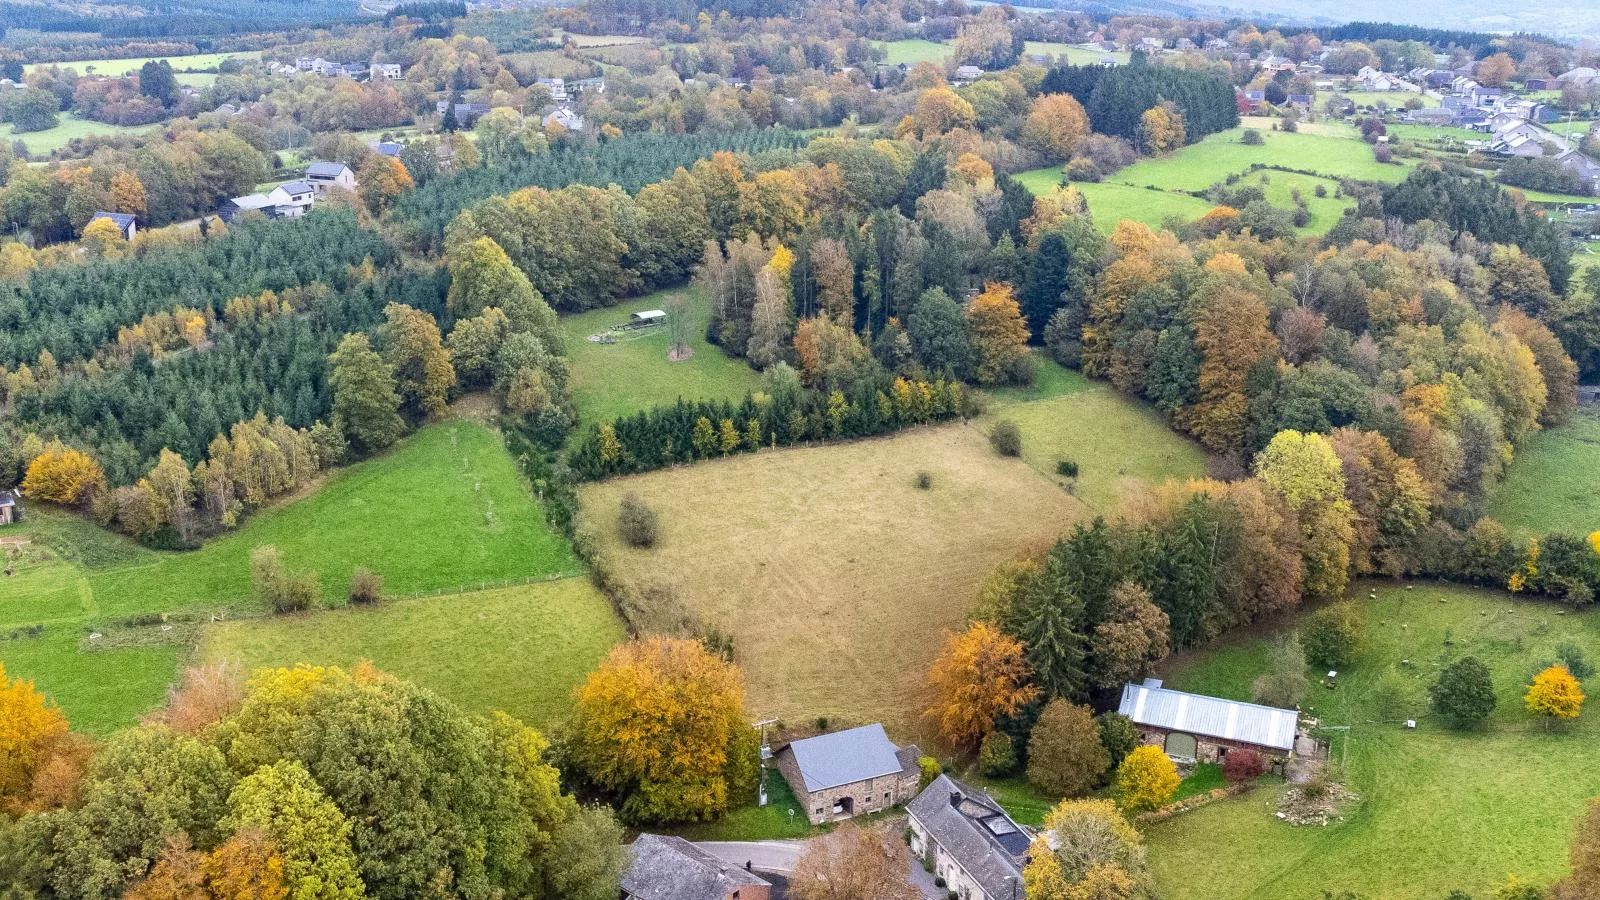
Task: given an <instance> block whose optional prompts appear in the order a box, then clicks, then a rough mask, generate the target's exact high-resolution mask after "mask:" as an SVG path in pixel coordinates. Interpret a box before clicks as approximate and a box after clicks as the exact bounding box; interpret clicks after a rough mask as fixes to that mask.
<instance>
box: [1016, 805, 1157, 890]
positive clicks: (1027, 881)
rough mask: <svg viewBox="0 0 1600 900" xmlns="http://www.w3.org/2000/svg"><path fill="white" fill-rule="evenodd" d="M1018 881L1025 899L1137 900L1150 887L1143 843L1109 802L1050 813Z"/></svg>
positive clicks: (1058, 808) (1053, 810)
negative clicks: (1021, 880) (1025, 889)
mask: <svg viewBox="0 0 1600 900" xmlns="http://www.w3.org/2000/svg"><path fill="white" fill-rule="evenodd" d="M1022 879H1023V884H1024V885H1025V886H1026V888H1027V896H1028V900H1040V898H1043V900H1138V898H1147V897H1149V896H1150V887H1151V886H1150V875H1149V872H1148V871H1147V868H1146V863H1145V849H1144V839H1143V838H1141V837H1140V836H1139V832H1138V830H1136V829H1135V828H1134V827H1133V826H1132V825H1130V824H1128V820H1127V819H1125V818H1123V816H1122V813H1120V812H1118V811H1117V808H1116V806H1115V805H1113V804H1112V803H1111V801H1109V800H1065V801H1062V802H1061V803H1060V804H1057V805H1056V807H1055V808H1054V809H1051V810H1050V812H1049V813H1047V814H1046V815H1045V819H1044V828H1043V829H1042V831H1041V833H1040V834H1039V836H1038V838H1036V839H1035V841H1034V844H1033V848H1032V850H1031V852H1030V853H1029V860H1028V866H1027V868H1026V869H1024V870H1023V873H1022Z"/></svg>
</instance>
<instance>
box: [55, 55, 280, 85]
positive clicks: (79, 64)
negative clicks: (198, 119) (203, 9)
mask: <svg viewBox="0 0 1600 900" xmlns="http://www.w3.org/2000/svg"><path fill="white" fill-rule="evenodd" d="M235 58H237V59H260V58H261V51H260V50H250V51H243V52H239V53H191V54H187V55H181V56H139V57H133V58H129V59H81V60H73V61H71V62H61V63H29V64H28V65H26V66H23V72H24V73H25V74H29V75H31V74H33V70H34V69H38V68H48V67H50V66H60V67H61V68H63V69H76V70H77V71H78V74H79V75H90V74H93V75H129V74H134V73H137V72H138V71H139V69H140V67H142V66H143V65H144V64H145V63H147V62H153V61H158V60H163V59H164V60H166V61H167V62H169V63H171V64H172V70H173V71H174V72H176V73H177V74H178V82H179V83H180V84H190V83H191V82H187V81H184V80H183V76H184V75H185V74H194V73H205V74H213V75H214V74H216V71H217V66H220V65H222V63H223V62H224V61H225V60H228V59H235Z"/></svg>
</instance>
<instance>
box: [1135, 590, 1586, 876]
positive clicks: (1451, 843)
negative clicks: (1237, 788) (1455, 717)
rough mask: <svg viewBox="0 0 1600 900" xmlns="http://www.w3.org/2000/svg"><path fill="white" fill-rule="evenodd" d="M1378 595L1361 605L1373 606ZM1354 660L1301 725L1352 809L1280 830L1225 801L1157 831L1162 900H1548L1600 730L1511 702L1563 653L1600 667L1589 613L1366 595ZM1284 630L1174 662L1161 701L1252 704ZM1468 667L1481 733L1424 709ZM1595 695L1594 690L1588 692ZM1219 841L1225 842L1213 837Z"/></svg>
mask: <svg viewBox="0 0 1600 900" xmlns="http://www.w3.org/2000/svg"><path fill="white" fill-rule="evenodd" d="M1369 590H1370V591H1373V592H1375V593H1376V594H1377V598H1376V599H1374V600H1368V599H1366V594H1367V592H1368V591H1369ZM1356 592H1357V593H1358V594H1359V595H1360V596H1361V597H1362V599H1360V600H1358V601H1357V602H1359V603H1360V604H1361V605H1362V607H1363V609H1364V612H1365V618H1366V622H1367V627H1366V639H1365V643H1364V646H1363V647H1362V648H1361V649H1360V651H1359V652H1358V654H1357V656H1356V659H1355V661H1354V663H1353V664H1350V665H1347V666H1341V667H1340V672H1339V678H1338V687H1337V688H1336V689H1334V690H1328V689H1326V688H1323V687H1321V686H1320V684H1319V682H1317V681H1315V680H1314V681H1313V687H1312V689H1311V690H1312V691H1313V693H1312V694H1311V696H1310V697H1309V698H1308V699H1307V701H1306V703H1305V709H1306V712H1307V713H1308V714H1310V715H1313V716H1316V717H1318V718H1319V719H1320V720H1321V722H1322V723H1323V725H1324V726H1338V727H1340V728H1343V727H1345V726H1348V727H1349V729H1350V730H1349V731H1348V732H1334V734H1335V735H1344V736H1343V737H1337V736H1336V737H1335V738H1334V743H1333V750H1332V758H1333V762H1334V765H1335V771H1336V773H1337V772H1339V771H1342V772H1343V777H1344V779H1345V781H1346V783H1347V784H1348V786H1349V787H1350V788H1351V789H1352V790H1353V791H1354V792H1355V793H1356V794H1357V795H1358V796H1359V799H1358V800H1356V801H1354V802H1353V803H1351V804H1350V805H1349V806H1348V807H1347V808H1346V809H1344V810H1343V818H1342V819H1341V820H1338V821H1335V822H1333V823H1332V824H1330V825H1328V826H1326V827H1304V828H1300V827H1295V826H1291V825H1288V824H1285V823H1284V822H1282V821H1279V820H1278V819H1277V818H1276V817H1275V816H1274V815H1273V812H1274V810H1275V808H1276V807H1275V803H1276V800H1277V797H1278V794H1279V789H1277V788H1263V789H1258V790H1257V791H1255V792H1252V793H1248V794H1245V795H1243V796H1241V797H1237V798H1229V799H1226V800H1222V801H1218V802H1216V803H1212V804H1210V805H1207V806H1204V807H1201V808H1199V809H1196V810H1194V811H1192V812H1189V813H1185V814H1183V815H1181V816H1177V817H1175V818H1173V819H1170V820H1168V821H1166V822H1162V823H1160V824H1156V825H1152V826H1151V827H1150V828H1149V829H1148V831H1147V833H1146V837H1147V841H1148V844H1149V856H1150V864H1151V869H1152V871H1153V873H1154V876H1155V880H1156V886H1157V890H1158V892H1159V895H1160V896H1162V897H1167V898H1172V900H1188V898H1202V897H1204V898H1211V897H1229V898H1242V900H1268V898H1271V900H1317V898H1322V897H1324V896H1326V895H1325V894H1324V891H1328V892H1330V893H1331V894H1332V895H1341V896H1342V895H1344V893H1343V892H1346V891H1350V892H1354V893H1355V894H1357V895H1360V896H1367V897H1384V898H1395V900H1438V898H1441V897H1444V896H1445V895H1446V894H1447V893H1449V892H1450V891H1452V890H1462V891H1465V892H1466V893H1468V894H1470V895H1472V896H1477V897H1487V896H1489V895H1490V894H1491V893H1492V892H1493V891H1494V890H1495V889H1496V888H1498V887H1500V886H1502V885H1504V884H1505V881H1506V876H1507V875H1508V874H1512V873H1514V874H1516V875H1518V876H1519V877H1521V878H1523V879H1526V880H1530V881H1532V882H1533V883H1536V884H1545V883H1548V882H1550V881H1551V880H1553V879H1555V878H1558V877H1560V876H1561V875H1563V874H1564V873H1565V872H1566V870H1567V845H1568V842H1569V840H1570V839H1571V836H1572V832H1573V823H1574V821H1575V819H1576V818H1577V816H1578V815H1579V814H1580V813H1581V812H1582V811H1583V808H1584V804H1585V802H1586V801H1587V800H1588V798H1590V797H1592V796H1594V795H1595V794H1596V793H1597V789H1596V786H1595V783H1594V780H1593V779H1592V778H1590V777H1588V776H1587V775H1586V774H1584V773H1587V772H1589V771H1592V770H1593V769H1594V767H1595V765H1597V764H1600V740H1597V738H1600V716H1597V715H1596V714H1595V713H1594V711H1592V710H1590V711H1587V712H1586V713H1585V715H1584V716H1583V717H1582V718H1580V719H1579V720H1578V721H1576V722H1575V723H1572V724H1571V725H1568V726H1560V727H1550V728H1547V727H1546V725H1545V724H1544V723H1542V722H1540V721H1538V720H1537V719H1535V717H1534V716H1533V715H1532V714H1530V713H1529V712H1528V711H1527V709H1526V708H1525V707H1524V705H1523V702H1522V694H1523V692H1524V690H1525V685H1526V684H1527V682H1528V680H1529V679H1530V678H1531V676H1532V675H1533V673H1535V672H1537V671H1538V670H1539V669H1541V668H1543V667H1544V666H1546V665H1548V664H1550V663H1551V662H1552V661H1553V660H1554V659H1555V648H1556V646H1557V645H1559V644H1562V643H1565V642H1571V643H1574V644H1577V645H1578V646H1579V647H1581V648H1582V649H1583V651H1584V652H1585V653H1586V654H1587V655H1588V658H1589V659H1595V658H1596V654H1597V653H1600V613H1597V612H1594V611H1592V610H1591V611H1585V612H1582V613H1572V612H1570V611H1568V610H1564V609H1562V608H1560V607H1558V606H1555V605H1553V604H1548V603H1543V602H1538V601H1531V600H1526V599H1521V598H1516V597H1513V596H1512V595H1510V594H1507V593H1503V592H1499V591H1489V590H1475V589H1469V588H1461V587H1453V586H1448V585H1438V584H1429V583H1417V584H1414V585H1412V586H1409V587H1408V586H1404V585H1397V584H1394V583H1390V582H1385V583H1382V584H1379V583H1370V584H1361V585H1358V586H1357V591H1356ZM1294 626H1295V621H1286V622H1282V623H1279V624H1278V625H1276V626H1274V627H1272V628H1270V629H1258V630H1254V631H1253V632H1252V633H1249V634H1240V635H1239V636H1238V637H1237V638H1236V639H1230V640H1224V641H1223V642H1222V643H1220V644H1218V645H1215V646H1213V647H1212V648H1210V649H1207V650H1204V651H1199V652H1195V653H1191V654H1185V655H1183V656H1180V657H1177V658H1174V659H1172V660H1169V661H1168V663H1167V664H1166V665H1165V666H1163V669H1164V670H1165V671H1164V672H1163V673H1162V674H1163V676H1164V677H1165V678H1166V681H1167V685H1168V686H1169V687H1173V688H1177V689H1180V690H1189V691H1195V692H1198V693H1204V694H1211V695H1216V696H1223V697H1231V698H1236V699H1249V696H1250V683H1251V681H1252V680H1254V679H1255V678H1256V677H1257V676H1258V675H1260V674H1261V672H1262V671H1263V668H1264V665H1265V659H1266V653H1267V647H1268V638H1269V635H1268V634H1267V633H1266V632H1268V631H1270V632H1279V631H1285V630H1289V629H1291V628H1293V627H1294ZM1466 655H1472V656H1475V657H1477V658H1478V659H1479V660H1481V661H1482V662H1483V663H1484V664H1485V665H1487V666H1488V667H1489V669H1490V670H1491V672H1492V673H1493V675H1494V683H1495V691H1496V695H1497V697H1498V705H1497V707H1496V709H1495V712H1494V714H1493V716H1491V717H1490V720H1489V721H1488V723H1487V724H1486V725H1485V726H1483V727H1480V728H1473V729H1467V730H1458V729H1456V728H1453V727H1451V726H1449V725H1448V724H1446V723H1445V722H1443V721H1441V719H1440V717H1439V716H1437V715H1436V714H1434V713H1432V712H1431V711H1430V710H1429V708H1428V706H1427V702H1426V690H1427V686H1428V685H1429V684H1431V683H1432V681H1433V680H1434V679H1435V678H1436V677H1437V673H1438V671H1439V669H1440V668H1441V667H1442V666H1444V665H1446V664H1448V663H1449V662H1451V661H1454V660H1456V659H1459V658H1461V657H1462V656H1466ZM1386 670H1392V671H1394V672H1396V673H1397V674H1398V675H1399V677H1400V679H1401V681H1402V683H1403V684H1405V685H1406V686H1407V689H1406V692H1407V694H1408V697H1407V699H1406V700H1405V702H1404V703H1403V704H1402V707H1403V709H1402V716H1403V717H1404V718H1411V719H1414V720H1415V721H1416V722H1417V727H1416V729H1414V730H1411V729H1407V728H1405V727H1404V726H1403V725H1402V724H1399V723H1393V724H1390V723H1380V722H1378V721H1377V714H1376V712H1375V709H1374V706H1373V702H1372V689H1373V686H1374V683H1375V681H1376V679H1377V678H1378V676H1379V675H1380V674H1381V673H1383V672H1384V671H1386ZM1591 692H1592V688H1591ZM1218 835H1226V838H1225V839H1219V838H1218Z"/></svg>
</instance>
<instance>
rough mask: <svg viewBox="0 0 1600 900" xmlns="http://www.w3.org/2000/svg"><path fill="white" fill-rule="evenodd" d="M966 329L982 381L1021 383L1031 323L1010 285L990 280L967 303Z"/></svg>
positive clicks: (1025, 370)
mask: <svg viewBox="0 0 1600 900" xmlns="http://www.w3.org/2000/svg"><path fill="white" fill-rule="evenodd" d="M967 332H968V334H969V335H970V337H971V341H972V350H973V354H974V356H975V357H976V358H977V371H976V373H975V375H976V377H977V380H978V382H979V383H980V384H1001V383H1004V382H1022V381H1027V380H1028V379H1029V378H1031V372H1030V371H1029V370H1028V368H1027V366H1028V323H1027V321H1026V320H1025V319H1023V318H1022V308H1021V307H1020V306H1018V304H1017V299H1016V297H1015V296H1013V295H1012V291H1011V285H1009V284H1003V283H1002V284H995V283H990V284H987V285H984V289H983V293H981V294H979V295H978V296H976V297H974V298H972V302H971V303H969V304H967Z"/></svg>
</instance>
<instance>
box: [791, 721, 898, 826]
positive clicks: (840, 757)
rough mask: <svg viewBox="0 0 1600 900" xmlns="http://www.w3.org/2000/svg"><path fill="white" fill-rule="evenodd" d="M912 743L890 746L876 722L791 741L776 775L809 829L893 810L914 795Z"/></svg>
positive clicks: (880, 726) (881, 727)
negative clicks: (786, 786)
mask: <svg viewBox="0 0 1600 900" xmlns="http://www.w3.org/2000/svg"><path fill="white" fill-rule="evenodd" d="M920 753H921V751H919V750H918V749H917V748H916V746H915V745H912V746H909V747H904V748H901V747H896V746H895V745H894V744H893V742H891V741H890V740H889V736H888V735H886V734H884V731H883V726H882V725H879V724H877V723H874V724H871V725H863V726H861V727H860V728H851V729H849V730H848V731H836V732H833V733H832V734H823V735H818V736H817V737H813V738H806V739H804V740H799V741H794V742H792V743H790V744H789V746H787V747H784V748H783V749H781V750H779V751H778V753H777V761H778V771H780V772H782V773H783V777H784V780H785V781H788V782H789V787H790V788H792V789H793V790H794V795H795V797H796V798H797V799H798V800H799V801H800V805H801V806H802V807H804V808H805V811H806V818H808V819H810V820H811V824H813V825H821V824H822V823H824V822H837V821H840V820H842V819H848V818H850V817H851V816H853V815H855V814H856V813H871V812H878V811H879V810H884V809H888V808H890V807H892V806H898V805H900V804H902V803H905V802H906V801H908V800H910V799H911V798H912V797H914V796H916V793H917V782H918V781H919V780H920V774H921V773H920V771H919V769H918V768H917V757H918V756H919V755H920Z"/></svg>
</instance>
